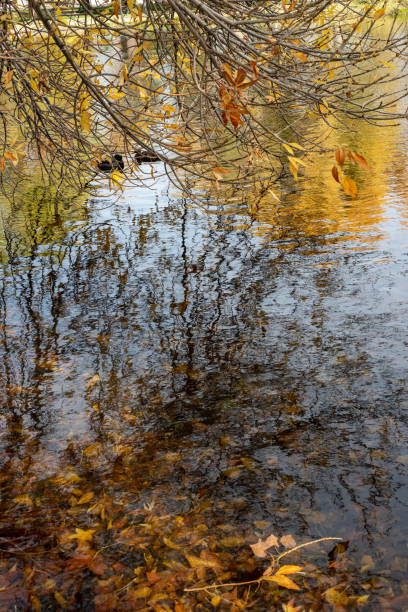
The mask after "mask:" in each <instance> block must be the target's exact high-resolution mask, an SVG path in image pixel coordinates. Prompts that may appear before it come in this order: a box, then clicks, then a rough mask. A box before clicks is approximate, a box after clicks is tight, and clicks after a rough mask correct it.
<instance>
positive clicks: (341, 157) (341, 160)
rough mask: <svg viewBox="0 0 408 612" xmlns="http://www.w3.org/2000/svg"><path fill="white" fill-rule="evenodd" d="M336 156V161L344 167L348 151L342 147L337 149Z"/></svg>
mask: <svg viewBox="0 0 408 612" xmlns="http://www.w3.org/2000/svg"><path fill="white" fill-rule="evenodd" d="M334 157H335V158H336V162H337V163H338V164H339V166H341V167H343V165H344V161H345V159H346V153H345V151H344V149H343V148H341V147H340V149H337V151H336V152H335V154H334Z"/></svg>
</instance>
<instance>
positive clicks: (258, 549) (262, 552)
mask: <svg viewBox="0 0 408 612" xmlns="http://www.w3.org/2000/svg"><path fill="white" fill-rule="evenodd" d="M272 546H279V539H278V538H277V537H276V536H274V535H270V536H268V537H267V538H266V540H258V541H257V543H256V544H251V545H250V547H251V549H252V552H253V553H254V555H256V556H257V557H261V559H263V558H265V557H266V551H267V550H268V548H271V547H272Z"/></svg>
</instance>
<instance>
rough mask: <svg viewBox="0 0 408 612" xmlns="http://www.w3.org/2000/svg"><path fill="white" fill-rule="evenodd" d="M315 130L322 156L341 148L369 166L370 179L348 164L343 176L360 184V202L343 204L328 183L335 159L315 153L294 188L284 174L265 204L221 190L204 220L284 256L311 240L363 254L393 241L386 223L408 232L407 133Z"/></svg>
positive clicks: (359, 125)
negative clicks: (218, 219)
mask: <svg viewBox="0 0 408 612" xmlns="http://www.w3.org/2000/svg"><path fill="white" fill-rule="evenodd" d="M312 130H313V133H314V134H313V135H314V137H315V138H317V139H319V140H320V141H321V142H324V146H325V147H326V148H327V149H329V150H331V151H333V152H334V151H335V150H336V149H337V148H338V147H339V146H342V147H344V148H345V149H346V150H351V151H355V152H357V153H360V154H361V155H363V156H364V157H365V158H366V160H367V161H368V163H369V165H370V168H371V169H370V171H369V172H367V171H366V170H364V169H362V168H360V167H356V166H354V165H352V164H351V162H349V161H346V163H345V165H344V172H345V174H347V175H349V176H351V177H352V178H354V180H355V181H356V183H357V186H358V196H357V198H355V199H352V198H350V197H349V196H347V195H346V194H345V193H344V192H343V190H342V189H341V187H340V186H339V184H338V183H336V182H335V180H334V179H333V177H332V174H331V169H332V167H333V165H334V164H335V159H334V155H333V153H312V154H309V155H306V156H304V159H305V161H306V166H305V167H304V169H303V170H302V171H301V172H300V173H299V174H300V175H299V180H298V181H295V180H294V178H293V177H292V176H291V175H290V174H289V173H287V174H286V175H285V176H284V177H283V178H282V180H281V181H280V182H279V183H277V184H275V185H272V186H271V189H267V190H266V193H265V195H263V196H261V195H260V194H259V191H260V190H258V193H256V190H255V189H248V190H246V191H242V190H240V193H239V195H238V196H237V194H236V192H234V191H232V192H228V193H227V192H226V191H224V192H223V191H222V189H221V190H220V193H218V194H217V196H218V197H217V198H216V199H215V201H213V202H212V203H211V205H209V206H207V207H205V210H206V212H207V213H209V214H216V215H222V216H225V217H226V222H227V223H229V224H230V225H231V226H232V227H234V228H235V229H237V230H246V231H250V232H251V233H252V234H253V235H254V236H256V237H258V238H260V239H261V240H262V242H264V243H265V244H267V243H269V244H271V245H273V246H277V247H279V248H283V249H290V248H292V246H293V244H295V243H298V241H299V240H304V241H306V242H308V241H309V239H314V238H315V239H318V240H319V244H322V241H323V243H324V244H333V245H334V244H337V243H339V242H341V243H342V244H343V245H344V247H343V248H345V249H346V250H352V251H358V250H365V249H370V248H372V245H373V243H379V242H381V241H384V240H387V239H388V238H390V235H389V231H388V229H387V222H388V220H389V217H390V215H391V216H392V217H395V216H396V215H397V216H398V218H399V223H400V224H401V225H403V226H404V227H408V209H407V198H408V189H407V184H408V171H407V155H406V149H405V147H404V138H405V133H406V128H405V126H404V125H396V126H392V127H385V128H381V127H379V126H372V125H369V124H366V123H363V122H355V123H354V124H353V125H352V129H351V130H350V131H347V132H342V131H337V132H336V131H333V130H330V131H329V130H328V129H327V126H325V124H324V123H323V122H322V121H321V122H320V123H319V122H315V124H314V126H313V128H312ZM276 243H280V244H276ZM344 243H347V245H346V244H344ZM303 252H305V251H303ZM313 252H314V250H313V249H312V250H311V253H313Z"/></svg>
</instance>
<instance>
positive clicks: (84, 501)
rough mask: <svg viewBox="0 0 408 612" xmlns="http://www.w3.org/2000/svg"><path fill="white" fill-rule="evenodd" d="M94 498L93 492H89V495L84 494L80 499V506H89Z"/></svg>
mask: <svg viewBox="0 0 408 612" xmlns="http://www.w3.org/2000/svg"><path fill="white" fill-rule="evenodd" d="M93 496H94V493H93V491H89V492H88V493H84V495H82V497H80V498H79V499H78V504H87V503H88V502H89V501H91V499H92V498H93Z"/></svg>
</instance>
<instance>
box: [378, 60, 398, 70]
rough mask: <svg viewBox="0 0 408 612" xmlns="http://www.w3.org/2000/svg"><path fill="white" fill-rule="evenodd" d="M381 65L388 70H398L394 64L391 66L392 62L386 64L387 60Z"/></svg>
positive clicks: (382, 61) (381, 61)
mask: <svg viewBox="0 0 408 612" xmlns="http://www.w3.org/2000/svg"><path fill="white" fill-rule="evenodd" d="M380 64H382V65H383V66H385V67H386V68H391V70H396V67H395V66H394V64H391V63H390V62H386V61H385V60H380Z"/></svg>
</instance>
